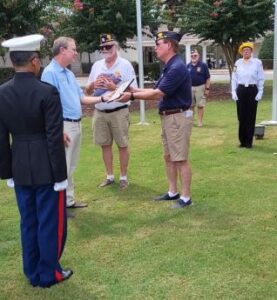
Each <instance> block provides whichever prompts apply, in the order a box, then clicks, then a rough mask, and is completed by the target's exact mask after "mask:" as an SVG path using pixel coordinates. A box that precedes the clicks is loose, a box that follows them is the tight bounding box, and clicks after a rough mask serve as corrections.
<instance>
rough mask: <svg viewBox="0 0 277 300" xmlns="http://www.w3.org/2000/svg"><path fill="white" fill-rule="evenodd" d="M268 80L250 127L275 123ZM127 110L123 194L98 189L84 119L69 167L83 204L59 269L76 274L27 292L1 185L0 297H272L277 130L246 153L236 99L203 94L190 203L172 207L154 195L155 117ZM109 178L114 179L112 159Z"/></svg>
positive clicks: (158, 158) (159, 187)
mask: <svg viewBox="0 0 277 300" xmlns="http://www.w3.org/2000/svg"><path fill="white" fill-rule="evenodd" d="M271 90H272V89H271V87H270V88H268V92H267V93H266V96H265V98H264V100H263V101H262V102H261V103H260V104H259V107H258V115H257V123H259V122H260V121H263V120H270V119H271V109H272V104H271V96H270V94H271ZM146 121H147V122H149V125H145V126H142V125H137V123H138V122H139V113H138V112H134V113H132V114H131V127H130V152H131V157H130V166H129V174H128V175H129V181H130V186H129V188H128V189H127V190H124V191H120V190H119V187H118V184H116V185H114V186H111V187H107V188H104V189H99V188H97V187H96V186H97V185H98V184H99V183H100V182H101V181H102V180H103V178H104V168H103V163H102V158H101V153H100V149H99V148H98V147H96V146H95V145H93V144H92V142H91V120H90V119H89V118H86V119H84V121H83V144H82V152H81V159H80V162H79V165H78V169H77V170H76V173H75V183H76V192H77V197H78V199H79V200H82V201H84V202H87V203H88V204H89V207H88V208H86V209H82V210H79V211H77V212H75V214H76V217H75V218H74V219H70V220H69V227H68V239H67V244H66V248H65V251H64V254H63V257H62V265H63V266H64V267H71V268H72V269H73V270H74V272H75V273H74V275H73V276H72V278H71V279H70V280H69V281H67V282H64V283H62V284H60V285H56V286H54V287H52V288H51V289H39V288H32V287H31V286H29V284H28V283H27V281H26V279H25V277H24V275H23V274H22V266H21V249H20V236H19V216H18V211H17V206H16V202H15V198H14V194H13V191H12V190H11V189H9V188H7V187H6V183H5V182H4V181H2V182H1V183H0V190H1V197H0V199H1V210H0V266H1V272H0V299H1V300H2V299H23V300H25V299H26V300H27V299H28V300H29V299H82V300H83V299H118V300H121V299H132V300H134V299H157V300H160V299H172V300H173V299H174V300H175V299H251V300H252V299H277V264H276V253H277V233H276V228H277V201H276V195H277V184H276V165H277V155H275V153H276V152H277V128H276V127H267V128H266V131H265V137H264V139H263V140H256V141H255V142H254V145H255V146H254V148H253V149H250V150H249V149H241V148H238V147H237V145H238V140H237V121H236V109H235V104H234V102H233V101H230V100H229V101H217V102H210V103H208V105H207V108H206V114H205V117H204V127H203V128H198V127H196V126H195V127H194V128H193V133H192V138H191V155H190V160H191V166H192V170H193V182H192V195H191V196H192V199H193V202H194V205H193V206H192V207H188V208H186V209H183V210H171V209H170V205H171V203H155V202H154V201H152V197H153V196H154V195H157V194H159V193H163V192H165V191H166V190H167V183H166V179H165V172H164V165H163V159H162V146H161V141H160V121H159V116H158V114H157V112H156V110H149V111H147V112H146ZM114 153H115V156H114V160H115V175H116V179H117V183H118V177H119V170H118V155H117V150H116V149H115V151H114Z"/></svg>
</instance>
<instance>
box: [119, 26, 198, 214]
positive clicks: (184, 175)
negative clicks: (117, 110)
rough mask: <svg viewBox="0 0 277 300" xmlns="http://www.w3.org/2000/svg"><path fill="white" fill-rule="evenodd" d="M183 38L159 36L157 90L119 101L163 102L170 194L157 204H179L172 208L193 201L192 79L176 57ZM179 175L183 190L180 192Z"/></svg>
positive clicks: (136, 91)
mask: <svg viewBox="0 0 277 300" xmlns="http://www.w3.org/2000/svg"><path fill="white" fill-rule="evenodd" d="M180 39H181V35H180V34H179V33H177V32H173V31H162V32H158V33H157V35H156V37H155V42H156V47H155V51H156V54H157V57H158V58H159V59H160V60H161V61H162V62H163V63H164V64H165V65H164V68H163V71H162V74H161V76H160V78H159V80H158V81H157V83H156V84H155V87H154V89H133V90H132V92H131V93H130V92H126V93H123V95H122V96H121V98H120V101H126V100H134V99H144V100H158V99H159V100H160V101H159V114H160V116H161V125H162V141H163V145H164V160H165V165H166V172H167V179H168V187H169V190H168V192H167V193H165V194H163V195H161V196H158V197H155V198H154V199H155V200H157V201H164V200H166V201H167V200H177V201H176V203H175V204H174V205H173V206H172V208H184V207H187V206H189V205H191V204H192V200H191V198H190V185H191V176H192V174H191V168H190V165H189V162H188V156H189V142H190V135H191V130H192V124H193V112H192V110H190V107H191V100H192V99H191V79H190V75H189V71H188V69H187V67H186V64H185V63H184V61H183V60H182V58H181V57H180V56H179V55H178V54H177V52H178V44H179V41H180ZM178 175H180V179H181V185H182V188H181V189H182V190H181V194H179V193H178V192H177V178H178Z"/></svg>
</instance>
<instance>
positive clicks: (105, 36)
mask: <svg viewBox="0 0 277 300" xmlns="http://www.w3.org/2000/svg"><path fill="white" fill-rule="evenodd" d="M114 41H115V37H114V35H113V34H111V33H102V34H101V35H100V46H101V45H103V44H106V43H109V42H114Z"/></svg>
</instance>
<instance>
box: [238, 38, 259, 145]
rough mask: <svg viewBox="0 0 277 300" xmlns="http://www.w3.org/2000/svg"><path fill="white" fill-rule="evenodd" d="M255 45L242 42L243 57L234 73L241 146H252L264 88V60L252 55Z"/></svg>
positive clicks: (240, 50) (240, 48)
mask: <svg viewBox="0 0 277 300" xmlns="http://www.w3.org/2000/svg"><path fill="white" fill-rule="evenodd" d="M253 49H254V46H253V43H251V42H245V43H242V44H241V46H240V47H239V53H240V54H241V55H242V58H240V59H239V60H237V61H236V63H235V66H234V71H233V74H232V99H233V100H234V101H236V105H237V116H238V121H239V130H238V131H239V132H238V136H239V141H240V145H239V147H245V148H252V144H253V136H254V131H255V122H256V114H257V107H258V102H259V101H260V100H261V99H262V96H263V89H264V71H263V65H262V62H261V61H260V60H259V59H257V58H254V57H252V52H253Z"/></svg>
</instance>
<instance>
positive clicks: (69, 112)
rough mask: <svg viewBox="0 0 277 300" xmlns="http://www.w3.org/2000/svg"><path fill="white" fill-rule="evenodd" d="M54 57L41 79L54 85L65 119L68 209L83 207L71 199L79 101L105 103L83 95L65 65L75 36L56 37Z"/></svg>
mask: <svg viewBox="0 0 277 300" xmlns="http://www.w3.org/2000/svg"><path fill="white" fill-rule="evenodd" d="M52 51H53V55H54V58H53V59H52V61H51V62H50V64H49V65H48V66H47V67H46V68H45V69H44V71H43V73H42V76H41V80H42V81H45V82H48V83H50V84H52V85H53V86H55V87H56V88H57V89H58V91H59V93H60V97H61V102H62V108H63V121H64V140H65V152H66V163H67V177H68V188H67V191H66V205H67V208H83V207H87V204H83V203H78V202H76V200H75V198H74V184H73V172H74V170H75V168H76V166H77V162H78V159H79V154H80V147H81V134H82V130H81V129H82V128H81V118H82V107H81V103H84V104H92V103H98V102H104V101H105V100H104V98H103V97H102V96H98V97H88V96H85V95H84V93H83V91H82V89H81V88H80V86H79V84H78V82H77V80H76V77H75V75H74V74H73V72H72V71H70V70H69V69H68V68H67V67H68V66H69V65H70V64H71V63H73V62H74V61H75V60H76V59H77V49H76V43H75V41H74V39H72V38H70V37H59V38H57V39H56V40H55V41H54V45H53V49H52Z"/></svg>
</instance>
